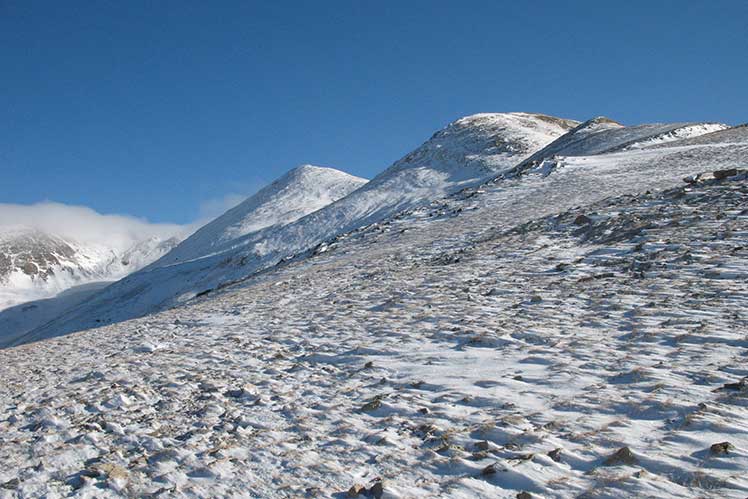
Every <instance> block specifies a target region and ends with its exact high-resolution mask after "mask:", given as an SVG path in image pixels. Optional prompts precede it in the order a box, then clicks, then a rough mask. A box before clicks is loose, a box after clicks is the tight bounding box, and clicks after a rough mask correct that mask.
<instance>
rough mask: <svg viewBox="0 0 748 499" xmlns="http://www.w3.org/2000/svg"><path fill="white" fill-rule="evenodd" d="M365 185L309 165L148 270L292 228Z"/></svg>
mask: <svg viewBox="0 0 748 499" xmlns="http://www.w3.org/2000/svg"><path fill="white" fill-rule="evenodd" d="M366 182H367V181H366V179H363V178H360V177H356V176H353V175H350V174H348V173H345V172H343V171H340V170H336V169H334V168H329V167H324V166H315V165H310V164H303V165H300V166H297V167H296V168H293V169H291V170H289V171H288V172H286V173H285V174H283V175H282V176H281V177H279V178H278V179H277V180H275V181H274V182H273V183H271V184H269V185H267V186H265V187H264V188H262V189H260V190H259V191H258V192H257V193H255V194H254V195H252V196H250V197H249V198H247V199H245V200H244V201H242V202H241V203H239V204H238V205H237V206H235V207H234V208H232V209H230V210H229V211H227V212H226V213H224V214H223V215H221V216H219V217H218V218H216V219H215V220H213V221H211V222H209V223H208V224H206V225H205V226H203V227H201V228H200V229H199V230H198V231H197V232H195V233H194V234H193V235H192V236H190V237H189V238H187V239H186V240H184V241H183V242H182V243H181V244H180V245H178V246H177V247H176V248H174V250H172V251H171V252H170V253H168V254H167V255H165V256H164V257H163V258H162V259H161V260H159V261H157V262H156V263H154V267H158V266H163V265H171V264H175V263H178V262H184V261H189V260H195V259H197V258H201V257H204V256H208V255H213V254H216V253H220V252H223V251H225V250H228V249H231V248H232V247H235V246H237V245H239V244H241V240H242V239H244V238H245V237H247V236H248V235H250V234H254V233H256V232H258V231H261V230H263V229H266V228H268V227H271V226H276V225H277V226H281V225H286V224H289V223H291V222H294V221H295V220H297V219H299V218H301V217H303V216H304V215H307V214H309V213H312V212H314V211H317V210H319V209H320V208H322V207H324V206H326V205H328V204H330V203H333V202H335V201H337V200H338V199H340V198H342V197H345V196H346V195H348V194H349V193H351V192H353V191H354V190H356V189H358V188H359V187H361V186H362V185H364V184H365V183H366Z"/></svg>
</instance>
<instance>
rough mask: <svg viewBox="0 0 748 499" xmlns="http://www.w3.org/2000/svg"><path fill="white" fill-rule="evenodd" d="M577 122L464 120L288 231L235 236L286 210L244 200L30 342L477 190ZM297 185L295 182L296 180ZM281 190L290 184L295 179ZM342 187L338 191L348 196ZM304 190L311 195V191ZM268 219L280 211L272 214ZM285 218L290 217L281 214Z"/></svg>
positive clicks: (174, 297)
mask: <svg viewBox="0 0 748 499" xmlns="http://www.w3.org/2000/svg"><path fill="white" fill-rule="evenodd" d="M577 124H578V122H577V121H573V120H566V119H561V118H555V117H551V116H546V115H541V114H529V113H499V114H477V115H474V116H468V117H465V118H461V119H459V120H457V121H455V122H453V123H451V124H449V125H448V126H447V127H446V128H444V129H442V130H440V131H438V132H436V133H435V134H434V135H433V136H432V137H431V138H430V139H429V140H428V141H426V142H425V143H424V144H423V145H421V146H420V147H419V148H417V149H416V150H414V151H413V152H411V153H410V154H408V155H406V156H405V157H404V158H402V159H401V160H399V161H397V162H396V163H394V164H393V165H392V166H390V167H389V168H388V169H386V170H384V171H383V172H382V173H381V174H379V175H377V176H376V177H375V178H374V179H372V180H371V181H369V182H368V183H366V184H364V185H363V186H360V187H359V188H357V189H353V187H355V186H358V185H360V181H354V182H353V184H349V183H348V182H346V185H347V187H346V188H345V189H348V188H350V193H349V194H348V195H347V196H344V197H342V198H341V199H338V200H336V201H334V202H332V203H330V204H328V205H327V206H325V207H323V208H321V209H318V210H317V211H314V212H312V213H309V214H308V215H306V216H303V217H301V218H299V219H298V220H295V221H292V222H290V223H287V222H286V220H287V218H284V217H281V218H280V219H279V220H280V222H279V223H276V224H274V225H269V226H265V227H264V228H262V229H260V230H257V231H255V232H249V233H247V234H243V235H241V236H240V237H235V236H236V235H237V234H242V233H243V232H245V231H246V230H248V227H249V228H252V227H254V226H256V222H253V221H252V220H255V219H260V220H262V216H259V215H255V214H254V213H255V212H256V211H259V210H262V209H263V206H266V205H267V206H283V205H284V202H281V201H279V200H278V196H280V195H281V194H282V193H283V191H284V190H283V189H277V188H273V189H270V190H269V191H268V192H267V193H265V192H260V193H258V195H257V196H259V198H260V200H259V201H258V200H257V199H250V200H247V202H246V203H243V206H242V205H240V207H237V208H235V209H234V210H231V211H229V212H228V213H226V214H225V215H223V216H222V217H220V218H219V219H218V220H216V221H215V222H213V223H211V224H209V225H208V226H206V227H205V228H204V229H201V230H200V231H198V233H196V234H195V237H194V238H191V240H190V239H188V240H187V241H185V242H184V243H183V244H182V245H181V247H179V248H177V249H176V250H175V251H174V252H172V253H170V254H167V255H166V256H164V257H163V258H162V259H161V260H159V261H158V262H156V263H155V264H153V265H151V266H149V267H147V268H145V269H143V270H142V271H141V272H138V273H135V274H133V275H130V276H128V277H127V278H125V279H123V280H122V281H120V282H118V283H115V284H114V285H112V286H110V287H109V288H107V289H105V290H104V291H103V292H101V293H99V294H98V295H96V296H94V297H92V298H91V299H90V300H88V301H87V302H86V304H85V305H84V306H82V307H79V308H78V309H75V310H73V311H70V312H69V313H67V314H64V315H63V316H62V317H60V318H59V320H56V321H53V322H52V323H50V324H49V325H46V326H44V332H38V333H34V335H32V336H31V337H42V336H45V335H47V334H52V335H56V334H61V333H62V332H65V331H72V330H79V329H82V328H85V327H95V326H97V325H101V324H106V323H110V322H116V321H120V320H125V319H129V318H132V317H138V316H141V315H144V314H147V313H150V312H153V311H155V310H160V309H164V308H168V307H170V306H174V305H177V304H179V303H183V302H185V301H187V300H190V299H192V298H194V297H195V296H197V295H205V294H206V293H209V292H210V291H212V290H215V289H217V288H219V287H221V286H224V285H226V284H228V283H230V282H233V281H235V280H239V279H243V278H246V277H247V276H249V275H251V274H253V273H255V272H257V271H260V270H263V269H267V268H269V267H271V266H272V265H275V264H277V263H278V262H281V261H283V260H286V259H289V258H292V257H293V256H294V255H299V254H302V253H304V252H306V251H308V250H310V249H311V248H313V247H315V246H316V245H319V244H320V243H323V242H324V241H326V240H330V239H332V238H334V237H336V236H338V235H340V234H342V233H346V232H349V231H352V230H354V229H358V228H360V227H363V226H366V225H369V224H372V223H377V222H379V221H381V220H383V219H385V218H387V217H389V216H392V215H395V214H397V213H399V212H402V211H404V210H409V209H413V208H415V207H417V206H422V205H424V204H428V203H430V202H432V201H435V200H438V199H440V198H442V197H444V196H446V195H449V194H451V193H453V192H456V191H458V190H461V189H464V188H467V187H470V186H474V185H477V184H480V183H482V182H484V181H485V180H486V179H489V178H492V177H494V176H496V175H497V174H499V173H501V172H503V171H505V170H507V169H509V168H511V167H512V166H514V165H516V164H517V163H518V162H520V161H521V160H523V159H524V158H526V157H527V156H529V155H531V154H532V153H534V152H535V151H537V150H539V149H541V148H542V147H544V146H545V145H547V144H548V143H550V142H552V141H553V140H554V139H556V138H558V137H560V136H562V135H564V134H565V133H567V132H568V131H569V130H570V129H572V128H573V127H575V126H576V125H577ZM296 177H297V175H292V178H293V179H296ZM335 178H336V181H337V180H339V179H338V178H337V177H335ZM325 179H327V177H325ZM347 180H350V178H348V179H347ZM314 181H315V182H319V181H320V178H318V177H314ZM279 182H280V183H281V185H283V184H287V183H288V182H289V179H280V180H279ZM291 183H293V182H291ZM356 184H358V185H356ZM336 185H337V184H336ZM271 187H272V186H271ZM345 189H342V190H337V191H336V192H341V193H342V192H344V191H345ZM301 191H303V192H309V189H308V188H306V189H301ZM315 196H316V194H312V195H311V197H313V198H314V197H315ZM327 197H328V198H331V196H327ZM309 203H311V202H310V201H308V200H303V199H301V198H298V199H297V201H295V202H294V203H292V204H294V205H301V206H312V204H309ZM235 210H236V211H235ZM266 211H270V212H275V211H276V208H273V209H271V210H266ZM279 211H280V213H284V210H283V209H280V210H279ZM299 211H300V210H298V209H295V210H292V211H291V212H290V213H292V214H294V215H292V216H295V214H296V213H299ZM289 218H291V217H289ZM214 224H215V225H214ZM263 225H266V224H264V223H263Z"/></svg>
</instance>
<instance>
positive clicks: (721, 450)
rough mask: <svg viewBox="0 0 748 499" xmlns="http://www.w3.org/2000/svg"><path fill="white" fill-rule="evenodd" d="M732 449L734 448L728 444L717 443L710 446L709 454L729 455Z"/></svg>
mask: <svg viewBox="0 0 748 499" xmlns="http://www.w3.org/2000/svg"><path fill="white" fill-rule="evenodd" d="M734 448H735V447H733V445H732V444H731V443H730V442H719V443H717V444H712V446H711V447H709V452H711V453H712V454H714V455H715V456H721V455H723V454H729V453H730V451H731V450H732V449H734Z"/></svg>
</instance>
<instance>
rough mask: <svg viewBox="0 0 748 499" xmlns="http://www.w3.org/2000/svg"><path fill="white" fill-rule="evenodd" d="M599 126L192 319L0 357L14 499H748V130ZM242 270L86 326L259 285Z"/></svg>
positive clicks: (219, 259) (280, 269)
mask: <svg viewBox="0 0 748 499" xmlns="http://www.w3.org/2000/svg"><path fill="white" fill-rule="evenodd" d="M604 126H606V127H607V130H608V131H601V130H598V132H593V133H606V134H608V133H615V134H623V135H621V136H616V137H617V138H616V137H609V138H608V139H606V140H605V141H604V142H606V144H602V143H601V142H600V141H599V140H598V139H600V137H598V138H597V139H591V142H589V144H591V145H590V146H589V148H588V147H587V146H584V147H582V146H583V144H582V143H579V144H578V146H576V147H578V149H576V150H572V149H563V148H562V149H559V150H558V155H557V156H556V157H555V159H554V157H553V156H550V157H546V156H545V155H541V156H540V159H539V161H540V163H539V164H538V165H535V166H530V167H529V168H527V169H524V170H523V171H522V172H521V174H517V175H508V174H507V175H504V174H499V175H497V176H496V177H491V180H490V181H486V182H482V183H480V184H479V185H473V186H472V187H465V186H464V184H463V185H462V186H461V187H458V188H459V189H461V190H459V191H458V192H454V193H453V194H448V195H446V196H444V197H442V198H440V199H433V200H431V201H430V202H426V203H421V204H418V205H415V206H413V205H411V208H409V209H407V210H405V211H400V212H397V213H396V214H394V215H392V216H386V217H384V218H379V219H377V221H376V222H375V223H371V224H370V225H368V226H362V227H358V228H357V229H356V230H353V231H350V232H348V233H345V234H342V235H340V236H339V237H336V238H335V239H334V240H333V241H332V242H330V243H329V244H326V245H325V251H314V252H307V253H304V254H303V255H302V256H303V257H302V256H299V257H298V258H295V259H291V260H287V261H286V262H285V263H284V264H283V265H278V266H275V267H273V268H269V269H267V270H266V271H264V272H259V273H256V274H253V275H252V276H251V277H249V278H247V279H244V280H242V281H240V282H235V283H233V284H230V285H225V286H224V287H222V288H220V289H214V290H213V291H211V292H210V293H207V294H205V295H204V296H202V297H200V298H199V299H195V300H189V301H187V302H185V303H183V304H182V306H178V307H173V308H169V309H166V310H163V311H161V312H159V313H153V314H149V315H147V316H145V317H141V318H136V319H133V320H129V321H125V322H119V323H116V324H110V325H104V326H103V327H101V328H97V329H93V330H89V331H82V332H80V333H78V334H74V335H69V336H66V337H62V338H55V339H47V340H45V341H41V342H38V343H34V344H28V345H21V346H19V347H16V348H8V349H4V350H0V414H1V415H2V417H0V435H2V437H3V441H2V442H3V446H2V453H0V455H1V456H2V457H0V463H2V466H0V484H2V488H0V496H2V495H3V494H4V493H5V495H6V496H8V497H38V496H45V497H122V496H128V497H152V496H176V497H186V498H193V497H215V496H220V497H233V496H237V495H249V496H261V497H267V498H270V499H281V498H288V497H308V496H318V497H343V496H346V495H348V496H353V497H355V496H358V497H383V498H413V497H418V498H420V497H463V498H468V497H469V498H496V497H525V498H526V497H544V498H551V497H553V498H567V497H601V498H602V497H609V498H624V499H629V498H631V499H634V498H643V497H657V498H667V499H676V498H679V499H682V498H690V497H705V498H714V499H717V498H720V499H722V498H728V499H743V498H745V497H746V493H748V475H747V474H746V473H745V470H746V469H748V452H747V451H746V450H748V423H747V422H748V404H746V401H747V400H748V369H747V368H746V347H748V337H746V331H747V330H748V329H747V328H748V316H747V315H746V312H745V311H746V305H748V211H747V210H746V206H748V127H734V128H729V129H724V130H717V131H713V132H711V133H705V134H702V135H699V136H698V137H694V136H692V137H687V138H682V139H676V140H671V141H667V140H664V141H663V140H662V138H663V137H669V136H668V134H670V133H672V132H671V131H667V130H668V127H659V126H656V127H657V128H660V130H665V131H664V134H665V135H661V134H660V135H657V134H656V133H655V134H654V135H653V134H652V133H650V132H649V131H648V132H646V133H640V132H641V131H642V130H643V128H641V127H636V128H635V129H634V130H628V131H626V130H625V129H624V127H621V126H620V125H615V124H610V123H608V124H607V125H604ZM593 128H595V127H593ZM626 128H628V127H626ZM680 129H682V128H676V129H675V130H680ZM694 129H697V128H694ZM701 130H702V131H703V130H704V127H702V128H701ZM650 131H651V127H650ZM689 133H690V132H689ZM574 135H576V134H574ZM624 135H626V136H627V137H625V138H624ZM589 137H592V135H591V134H590V135H589ZM631 137H634V138H635V141H634V142H633V143H632V142H631ZM652 137H655V140H652ZM657 137H659V138H657ZM579 138H580V136H579V135H577V136H576V137H574V136H572V137H567V139H570V140H569V143H571V141H575V140H577V139H579ZM434 150H435V151H440V149H439V148H434ZM528 153H529V151H528ZM443 154H444V155H445V156H449V154H450V153H449V152H448V151H443ZM552 154H556V153H555V152H554V153H552ZM454 157H457V158H460V157H464V156H463V155H460V154H455V156H454ZM473 159H474V156H473ZM473 159H467V158H466V159H465V161H466V162H467V161H473ZM521 160H522V156H521V157H520V158H518V159H517V161H518V162H520V161H521ZM551 162H554V163H555V165H554V166H553V167H552V168H548V169H547V171H545V170H543V169H541V168H539V166H540V164H543V163H551ZM472 164H475V163H474V162H473V163H472ZM442 166H443V168H440V169H438V171H437V173H436V174H435V175H437V174H438V172H439V171H441V172H444V171H446V173H444V176H448V175H450V173H449V172H450V171H452V172H458V171H459V168H458V167H459V165H455V167H454V168H449V169H448V168H447V166H449V165H442ZM514 166H517V165H516V164H515V165H512V167H514ZM416 169H418V167H416ZM405 171H406V172H407V171H409V170H407V169H406V170H405ZM393 178H394V179H397V178H398V177H397V175H393V176H392V177H390V178H389V179H388V178H384V179H379V180H378V181H379V182H382V184H381V185H390V186H393V185H401V184H402V182H400V181H402V180H403V179H402V178H400V179H399V180H398V181H397V182H395V183H393V184H391V183H390V182H394V180H392V179H393ZM442 178H444V177H442ZM453 178H454V177H453ZM372 184H373V185H374V186H375V187H376V185H377V184H376V183H375V181H372V182H371V183H370V184H366V185H365V186H364V187H362V188H360V189H358V190H357V191H354V192H352V193H351V194H349V196H347V197H346V198H343V199H341V200H339V201H337V202H335V203H333V204H331V205H329V206H328V207H327V208H323V209H322V210H319V211H317V212H315V215H314V217H313V218H314V219H315V220H316V222H318V223H321V222H322V221H324V220H332V219H333V217H334V216H339V217H341V218H340V223H341V225H345V224H349V223H352V222H351V221H350V220H351V219H348V218H345V217H344V215H345V214H346V213H347V212H346V211H344V210H339V209H338V208H333V207H335V206H336V205H342V206H345V207H346V208H347V209H348V210H352V209H353V208H354V207H355V206H358V204H354V203H351V202H350V201H345V200H347V199H348V200H350V199H359V200H360V201H359V202H360V203H361V205H364V202H365V200H370V201H371V203H372V205H367V206H373V203H374V198H373V197H371V198H369V197H359V196H360V195H361V193H362V192H364V193H366V192H377V191H376V189H372V187H371V186H372ZM476 184H478V183H476ZM409 185H412V184H409ZM432 185H433V184H432ZM450 189H451V188H450ZM394 192H395V194H393V196H395V195H397V196H404V194H403V192H408V191H403V190H399V191H394ZM426 192H433V191H430V190H427V191H426ZM379 194H380V195H381V196H382V204H383V205H385V206H389V204H388V202H389V199H390V198H388V197H386V196H385V194H386V191H385V190H382V191H380V192H379ZM367 196H368V194H367ZM398 199H401V198H398ZM344 201H345V203H344ZM348 203H351V204H348ZM322 212H327V213H330V215H328V216H326V217H323V218H316V217H318V216H319V215H320V214H321V213H322ZM383 212H384V211H380V212H376V213H383ZM333 214H335V215H333ZM309 217H310V215H307V217H303V218H301V219H299V220H298V221H296V222H293V223H290V224H286V225H284V226H283V227H280V228H273V227H266V228H265V229H262V230H261V231H260V232H263V233H264V234H265V235H266V236H268V237H270V236H272V237H273V238H275V237H280V236H279V235H278V234H283V236H284V237H287V239H288V240H294V239H292V237H291V236H292V235H293V234H298V235H299V237H301V235H302V233H303V232H305V231H307V230H312V229H311V227H313V225H306V224H300V222H301V221H302V220H305V219H306V218H309ZM327 217H330V218H329V219H328V218H327ZM325 223H328V222H325ZM293 227H296V229H294V230H295V231H298V232H288V231H289V230H290V229H291V228H293ZM329 227H334V225H333V224H332V222H329ZM278 242H280V240H278ZM252 244H255V245H256V244H257V243H252ZM245 246H247V247H249V244H247V245H245ZM318 249H321V248H318ZM233 251H234V250H231V251H227V252H224V253H222V254H220V256H219V255H209V256H205V257H202V258H198V259H195V260H192V261H190V262H184V263H181V264H177V265H172V266H167V267H155V268H153V269H152V270H149V271H145V272H140V273H137V274H134V275H132V276H131V277H129V278H126V279H125V280H124V281H121V282H120V283H119V284H117V285H115V286H110V287H109V288H107V289H106V290H104V291H103V292H101V294H99V295H98V297H97V298H92V299H90V301H91V303H93V304H95V308H88V307H85V308H80V309H79V311H78V312H79V313H80V314H84V313H88V312H96V313H101V315H99V316H98V317H99V318H101V319H102V320H106V319H107V317H110V316H109V315H108V314H109V313H112V314H114V313H115V312H116V310H117V306H118V305H119V306H120V307H121V308H122V307H134V306H135V305H136V304H137V300H138V299H139V298H143V297H145V298H147V299H148V300H150V299H151V298H153V297H155V296H161V295H157V294H153V293H156V292H157V291H158V290H159V289H163V288H164V287H170V288H171V291H176V292H177V293H178V292H180V290H184V289H188V288H187V286H188V285H189V282H188V281H190V279H195V280H194V281H191V282H193V283H197V284H202V283H205V282H206V279H207V278H209V277H210V276H211V275H216V276H218V275H223V276H225V275H228V273H229V272H230V271H231V270H232V269H241V268H245V269H246V268H247V267H248V266H249V262H252V261H254V260H253V258H259V257H258V256H253V255H251V254H246V253H245V254H243V253H236V254H234V253H233ZM239 255H241V256H242V257H246V258H247V265H245V266H244V267H242V265H241V263H240V258H236V259H234V256H239ZM212 272H215V274H211V273H212ZM185 282H187V284H185ZM197 284H195V285H197ZM125 289H126V290H127V291H128V292H129V293H131V294H129V295H128V294H125V293H124V290H125ZM112 290H117V293H115V294H111V295H109V293H110V292H111V291H112ZM102 296H110V297H111V299H112V302H111V304H110V305H109V306H108V307H107V306H105V305H107V304H106V303H105V302H104V301H102ZM151 303H152V302H151ZM130 310H132V308H131V309H130ZM102 311H103V312H102ZM80 317H83V315H80ZM96 317H97V316H96V315H94V316H93V318H96ZM111 317H116V316H115V315H112V316H111ZM72 319H75V320H77V319H78V318H77V317H72ZM71 324H72V323H71ZM78 325H79V326H85V323H81V322H79V323H78ZM64 327H67V326H66V324H65V323H64V322H62V321H60V320H56V321H54V322H53V323H50V324H49V325H47V326H45V327H43V328H40V329H37V330H36V331H35V332H34V335H32V336H30V337H28V338H27V340H29V339H30V340H33V339H42V338H45V337H48V336H50V335H54V334H57V333H59V331H60V330H61V328H64ZM349 490H350V492H349ZM362 490H363V491H365V492H363V493H361V494H359V492H361V491H362ZM3 491H5V492H3Z"/></svg>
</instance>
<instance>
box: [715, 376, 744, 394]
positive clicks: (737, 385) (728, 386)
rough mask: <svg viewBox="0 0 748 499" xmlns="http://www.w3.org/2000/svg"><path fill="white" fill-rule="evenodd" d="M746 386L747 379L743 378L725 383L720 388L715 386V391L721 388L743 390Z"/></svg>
mask: <svg viewBox="0 0 748 499" xmlns="http://www.w3.org/2000/svg"><path fill="white" fill-rule="evenodd" d="M746 388H748V379H747V378H743V379H741V380H740V381H738V382H737V383H725V384H724V385H722V386H721V387H720V388H717V389H716V390H715V391H721V390H730V391H736V392H739V391H741V390H744V389H746Z"/></svg>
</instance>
